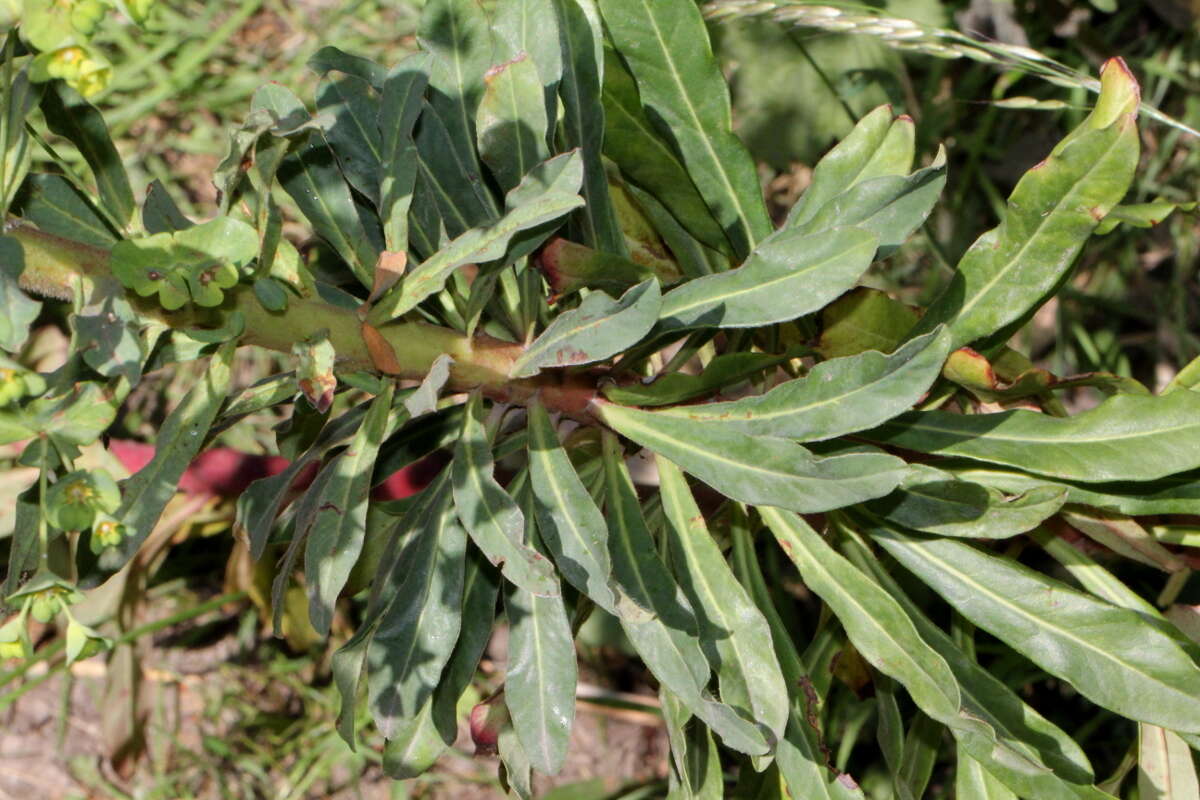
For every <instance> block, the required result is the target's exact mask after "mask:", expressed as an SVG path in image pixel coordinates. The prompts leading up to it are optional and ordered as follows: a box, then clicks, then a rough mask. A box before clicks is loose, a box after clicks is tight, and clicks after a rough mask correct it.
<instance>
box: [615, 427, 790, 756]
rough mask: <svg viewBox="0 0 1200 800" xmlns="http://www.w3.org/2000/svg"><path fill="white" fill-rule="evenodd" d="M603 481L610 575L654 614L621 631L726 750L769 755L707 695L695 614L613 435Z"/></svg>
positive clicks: (753, 731)
mask: <svg viewBox="0 0 1200 800" xmlns="http://www.w3.org/2000/svg"><path fill="white" fill-rule="evenodd" d="M604 474H605V486H606V496H607V499H608V503H607V518H608V547H609V556H610V557H611V558H612V564H613V572H614V573H615V574H616V576H617V580H618V581H620V583H621V586H622V587H623V588H625V590H626V591H627V592H629V595H630V597H631V598H632V599H633V600H634V602H636V603H637V604H638V605H640V606H642V607H643V608H646V609H649V610H650V611H651V612H653V616H652V617H650V618H648V619H643V620H641V621H635V620H632V619H630V618H627V617H623V618H621V628H622V630H624V631H625V635H626V636H628V637H629V641H630V642H632V643H633V646H634V648H636V649H637V652H638V654H639V655H640V656H641V657H642V660H643V661H644V662H645V663H646V666H647V667H648V668H649V669H650V671H651V672H652V673H653V674H654V677H656V678H657V679H658V680H659V682H660V683H661V684H662V685H663V686H665V687H666V688H667V689H668V690H670V691H671V692H672V693H674V694H675V695H676V696H677V697H678V698H679V700H680V702H682V703H683V704H684V705H685V706H687V708H688V709H689V710H690V711H691V712H692V713H693V714H695V715H696V716H698V717H700V718H701V719H702V720H704V721H705V722H706V723H707V724H708V726H709V727H710V728H712V729H713V731H715V732H716V733H717V734H718V735H719V736H720V737H721V739H722V740H723V741H724V743H725V745H726V746H727V747H730V748H732V749H734V750H738V751H740V752H744V753H749V754H751V755H761V754H763V753H766V752H767V750H768V749H769V745H768V743H767V741H766V739H765V738H764V737H763V734H762V732H761V731H760V730H759V729H758V728H757V727H756V726H755V725H753V724H751V723H750V722H748V721H747V720H745V719H744V718H742V717H741V716H740V715H738V714H737V713H736V712H735V711H734V710H733V709H732V708H730V707H729V706H728V705H724V704H722V703H718V702H716V701H715V700H713V699H712V698H711V697H710V696H709V695H708V693H707V691H706V690H705V685H706V684H707V683H708V676H709V670H708V663H707V661H706V660H705V657H704V650H703V648H702V647H701V645H700V640H699V637H698V636H697V627H696V617H695V614H694V612H693V610H692V608H691V605H690V604H689V603H688V601H687V598H686V596H685V595H684V594H683V591H682V590H681V589H680V588H679V585H678V584H677V583H676V582H675V580H674V579H673V578H672V577H671V574H670V572H668V571H667V567H666V565H665V564H664V563H663V562H662V559H661V558H659V556H658V553H657V551H656V549H655V547H654V540H653V538H651V536H650V531H649V529H648V528H647V527H646V521H645V519H644V518H643V517H642V510H641V505H640V504H639V502H638V498H637V493H636V491H635V490H634V488H633V481H632V480H631V479H630V477H629V472H628V470H627V469H626V468H625V463H624V460H623V458H622V455H621V451H620V445H619V444H618V443H617V440H616V437H615V436H612V435H611V434H606V435H605V440H604Z"/></svg>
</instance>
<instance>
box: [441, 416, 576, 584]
mask: <svg viewBox="0 0 1200 800" xmlns="http://www.w3.org/2000/svg"><path fill="white" fill-rule="evenodd" d="M484 415H485V412H484V408H483V396H482V395H480V394H479V393H478V392H476V393H473V394H472V395H471V399H470V400H468V401H467V413H466V414H465V415H464V416H463V427H462V436H461V437H460V438H459V440H458V445H457V446H456V447H455V448H454V464H453V466H452V468H451V473H452V475H453V484H454V504H455V506H456V508H455V511H456V513H457V514H458V518H459V520H460V521H461V522H462V524H463V526H464V527H465V528H466V530H467V533H468V534H470V536H471V540H472V541H473V542H474V543H475V545H476V546H477V547H478V548H479V549H480V550H482V551H483V554H484V555H486V556H487V557H488V560H489V561H491V562H492V564H494V565H496V566H497V567H499V568H500V571H501V573H502V574H503V575H504V577H505V578H507V579H508V581H509V582H510V583H512V584H514V585H516V586H519V587H521V588H522V589H524V590H526V591H527V592H530V593H532V594H535V595H543V596H557V595H558V591H559V590H558V580H557V579H556V578H555V575H554V567H553V565H552V564H551V563H550V562H549V561H547V560H546V558H545V557H543V556H542V554H541V553H538V552H537V551H536V550H534V549H533V548H531V547H529V546H527V545H525V544H523V543H522V542H523V539H524V535H525V519H524V516H523V515H522V514H521V509H520V507H518V506H517V503H516V501H515V500H513V498H512V497H510V496H509V494H508V492H506V491H505V490H504V487H502V486H501V485H500V484H499V483H497V482H496V478H495V477H494V476H493V472H494V471H495V464H494V462H493V461H492V445H491V442H490V441H488V435H487V431H486V429H485V428H484Z"/></svg>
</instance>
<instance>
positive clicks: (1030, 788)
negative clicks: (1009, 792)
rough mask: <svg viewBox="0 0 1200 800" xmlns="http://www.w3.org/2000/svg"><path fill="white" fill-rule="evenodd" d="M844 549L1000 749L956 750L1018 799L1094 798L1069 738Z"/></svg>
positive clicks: (866, 556) (873, 560)
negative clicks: (932, 655) (945, 667)
mask: <svg viewBox="0 0 1200 800" xmlns="http://www.w3.org/2000/svg"><path fill="white" fill-rule="evenodd" d="M845 547H846V552H847V554H848V555H849V557H850V559H851V561H852V562H853V563H855V564H856V565H857V566H859V567H860V568H861V569H863V570H864V571H866V572H868V573H870V574H871V575H872V576H873V577H874V578H875V580H876V581H877V582H878V583H879V584H880V585H881V586H883V587H884V589H886V590H887V591H888V593H889V594H891V595H892V598H893V599H895V600H896V602H898V603H899V604H900V605H901V607H902V608H903V609H904V610H905V612H906V613H907V614H908V616H909V618H910V619H911V620H912V621H913V624H914V625H915V626H916V628H917V632H918V633H920V635H921V638H922V639H924V640H925V642H927V643H928V644H929V646H930V647H932V648H933V649H934V650H936V651H937V652H938V654H939V655H941V656H942V657H943V658H944V659H946V663H947V664H949V665H950V669H951V670H952V671H953V672H954V675H955V678H956V679H957V680H958V684H959V690H960V691H961V693H962V699H963V706H964V708H966V709H967V711H968V713H970V714H972V715H974V716H977V717H979V718H980V719H982V720H984V721H985V722H987V723H988V724H989V725H991V726H992V728H993V729H994V730H995V732H996V738H997V740H998V741H999V744H1000V746H999V747H995V746H992V745H990V744H988V743H987V742H985V741H982V740H980V739H979V738H967V737H963V736H958V739H959V743H960V746H961V747H963V748H964V749H966V750H967V752H968V753H970V754H973V755H972V757H973V758H975V759H977V760H979V761H980V763H983V764H985V765H986V768H987V769H988V770H989V771H990V772H992V773H994V774H995V775H997V776H998V777H1000V778H1001V779H1002V780H1003V781H1004V782H1005V784H1006V785H1008V786H1010V787H1012V788H1013V790H1014V791H1017V792H1018V793H1020V794H1021V795H1022V796H1025V797H1039V798H1040V797H1047V798H1050V797H1060V798H1064V799H1069V798H1071V797H1078V796H1085V797H1087V796H1095V793H1090V794H1089V793H1088V792H1085V791H1081V786H1080V785H1081V784H1088V783H1090V782H1091V781H1092V778H1093V775H1092V768H1091V764H1089V763H1088V760H1087V756H1085V755H1084V753H1083V750H1082V749H1080V747H1079V745H1078V744H1076V743H1075V741H1074V739H1072V738H1071V736H1070V735H1069V734H1067V733H1066V732H1065V731H1063V730H1062V729H1060V728H1059V727H1057V726H1056V725H1054V724H1053V723H1051V722H1050V721H1048V720H1046V719H1045V718H1044V717H1042V715H1041V714H1039V713H1038V712H1037V711H1035V710H1034V709H1033V708H1031V707H1030V706H1028V705H1026V704H1025V702H1024V701H1023V700H1021V698H1020V697H1019V696H1018V695H1017V694H1016V692H1014V691H1013V690H1012V689H1011V688H1009V687H1008V686H1007V685H1005V684H1004V683H1003V682H1001V681H1000V680H998V679H997V678H996V677H995V676H994V675H993V674H992V673H991V672H990V671H989V670H987V669H985V668H984V667H982V666H980V665H979V664H978V663H976V661H975V659H974V658H973V657H972V656H970V655H968V654H967V653H966V652H965V651H964V650H963V649H962V648H961V647H959V646H958V645H957V644H955V643H954V641H953V640H951V638H950V637H949V636H948V635H946V634H945V633H944V632H943V631H942V630H941V628H939V627H938V626H937V625H935V624H934V623H933V622H932V621H931V620H930V619H929V617H928V616H926V615H925V613H924V612H923V611H922V610H921V609H920V608H919V607H918V606H917V605H916V604H915V603H914V602H913V601H912V600H911V599H910V598H909V597H908V595H907V594H905V593H904V592H903V591H902V590H901V589H900V587H899V585H898V584H897V583H896V581H895V579H894V578H893V577H892V576H891V575H890V574H889V573H888V572H887V570H886V568H885V567H884V566H883V562H882V561H880V559H879V558H878V557H877V556H876V555H875V554H874V553H871V552H869V551H867V549H866V547H865V546H864V545H863V544H862V543H861V542H860V541H858V540H853V541H847V542H845ZM1064 784H1071V785H1064Z"/></svg>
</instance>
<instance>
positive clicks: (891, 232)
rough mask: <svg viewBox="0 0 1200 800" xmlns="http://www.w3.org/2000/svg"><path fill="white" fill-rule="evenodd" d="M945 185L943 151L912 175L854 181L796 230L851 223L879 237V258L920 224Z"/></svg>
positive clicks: (944, 154)
mask: <svg viewBox="0 0 1200 800" xmlns="http://www.w3.org/2000/svg"><path fill="white" fill-rule="evenodd" d="M945 186H946V151H945V150H944V149H943V150H939V151H938V154H937V157H936V158H935V159H934V161H933V164H931V165H930V166H928V167H926V168H925V169H922V170H918V171H917V172H914V173H913V174H912V175H887V176H884V177H881V178H874V179H872V180H869V181H864V182H862V183H857V184H855V185H854V186H853V187H852V188H850V189H847V190H846V191H845V192H843V193H842V194H840V195H838V196H837V197H835V198H834V199H833V200H831V201H829V202H828V203H826V204H825V207H824V208H822V209H821V210H820V211H819V212H817V214H816V215H815V216H814V217H813V218H812V219H811V220H809V221H808V222H806V223H804V224H803V225H797V226H795V228H796V230H802V231H806V232H809V233H816V232H818V231H822V230H828V229H830V228H833V227H837V226H839V225H841V226H846V225H853V226H854V227H856V228H862V229H863V230H865V231H870V232H871V233H873V234H875V235H876V236H877V237H878V238H879V254H878V256H877V257H878V258H884V257H885V256H887V255H890V254H891V253H892V252H893V251H895V250H896V248H898V247H899V246H900V245H902V244H904V242H905V240H907V239H908V237H909V235H910V234H911V233H912V232H913V231H915V230H916V229H917V228H918V227H920V225H921V223H922V222H924V221H925V218H926V217H928V216H929V212H930V211H932V210H933V206H934V204H935V203H936V202H937V200H938V198H939V197H940V196H941V194H942V189H943V188H945Z"/></svg>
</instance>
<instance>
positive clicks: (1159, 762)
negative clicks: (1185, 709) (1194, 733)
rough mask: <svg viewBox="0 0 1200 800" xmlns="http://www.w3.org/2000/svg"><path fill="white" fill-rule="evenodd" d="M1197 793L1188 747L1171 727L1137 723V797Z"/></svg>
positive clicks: (1161, 799)
mask: <svg viewBox="0 0 1200 800" xmlns="http://www.w3.org/2000/svg"><path fill="white" fill-rule="evenodd" d="M1189 797H1200V781H1198V780H1197V779H1196V762H1195V761H1194V760H1193V758H1192V751H1191V748H1189V747H1188V746H1187V743H1186V742H1185V741H1184V740H1183V739H1181V738H1180V737H1179V735H1178V734H1176V733H1173V732H1172V731H1168V730H1165V729H1163V728H1160V727H1158V726H1157V725H1146V724H1144V723H1143V724H1141V725H1138V800H1186V798H1189Z"/></svg>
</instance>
